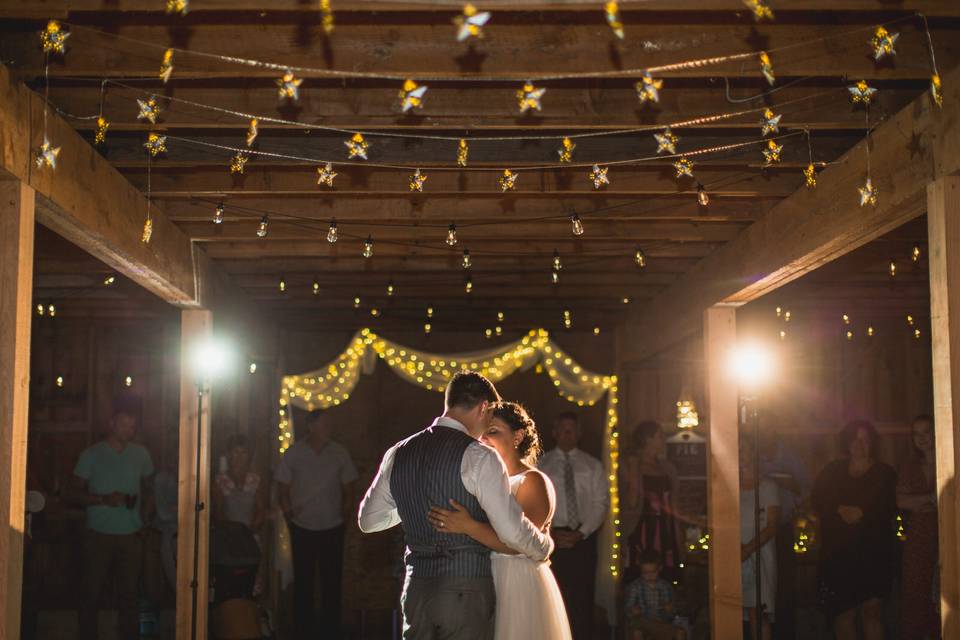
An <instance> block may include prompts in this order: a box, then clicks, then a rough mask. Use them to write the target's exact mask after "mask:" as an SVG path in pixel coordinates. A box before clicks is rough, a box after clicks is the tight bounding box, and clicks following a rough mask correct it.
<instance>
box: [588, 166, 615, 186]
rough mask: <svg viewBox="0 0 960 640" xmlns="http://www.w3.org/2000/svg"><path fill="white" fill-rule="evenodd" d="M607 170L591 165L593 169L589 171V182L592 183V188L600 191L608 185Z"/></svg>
mask: <svg viewBox="0 0 960 640" xmlns="http://www.w3.org/2000/svg"><path fill="white" fill-rule="evenodd" d="M608 171H609V169H608V168H607V167H601V166H600V165H596V164H595V165H593V169H591V170H590V180H592V181H593V188H594V189H600V188H601V187H602V186H603V185H609V184H610V178H608V177H607V172H608Z"/></svg>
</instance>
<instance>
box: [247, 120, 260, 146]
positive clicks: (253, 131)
mask: <svg viewBox="0 0 960 640" xmlns="http://www.w3.org/2000/svg"><path fill="white" fill-rule="evenodd" d="M259 124H260V123H259V122H257V119H256V118H250V124H249V126H247V146H248V147H250V146H253V141H254V140H256V139H257V134H259V133H260V131H259V130H258V128H257V127H258V125H259Z"/></svg>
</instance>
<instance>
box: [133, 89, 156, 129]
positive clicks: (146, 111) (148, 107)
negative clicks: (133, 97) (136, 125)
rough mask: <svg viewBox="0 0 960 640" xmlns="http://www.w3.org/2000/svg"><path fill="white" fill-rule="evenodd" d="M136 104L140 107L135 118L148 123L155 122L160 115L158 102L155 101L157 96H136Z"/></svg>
mask: <svg viewBox="0 0 960 640" xmlns="http://www.w3.org/2000/svg"><path fill="white" fill-rule="evenodd" d="M137 106H138V107H140V113H138V114H137V120H147V121H148V122H149V123H150V124H157V118H159V117H160V104H159V103H158V102H157V96H150V97H149V98H147V99H146V100H141V99H140V98H137Z"/></svg>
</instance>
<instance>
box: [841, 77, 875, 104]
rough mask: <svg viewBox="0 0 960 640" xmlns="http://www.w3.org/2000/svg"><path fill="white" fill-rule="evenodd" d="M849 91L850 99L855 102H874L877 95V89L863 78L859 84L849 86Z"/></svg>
mask: <svg viewBox="0 0 960 640" xmlns="http://www.w3.org/2000/svg"><path fill="white" fill-rule="evenodd" d="M847 91H849V92H850V99H851V100H853V103H854V104H859V103H861V102H862V103H863V104H870V103H871V102H873V96H874V95H876V93H877V90H876V89H874V88H873V87H871V86H870V85H868V84H867V81H866V80H861V81H859V82H858V83H857V84H855V85H853V86H851V87H847Z"/></svg>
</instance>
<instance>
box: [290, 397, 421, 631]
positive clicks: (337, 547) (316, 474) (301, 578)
mask: <svg viewBox="0 0 960 640" xmlns="http://www.w3.org/2000/svg"><path fill="white" fill-rule="evenodd" d="M306 427H307V437H306V438H305V439H302V440H298V441H297V442H296V443H294V445H293V446H292V447H290V448H289V449H288V450H287V452H286V453H285V454H284V455H283V458H281V461H280V466H279V467H278V468H277V475H276V478H277V489H278V491H277V493H278V497H279V501H280V508H281V509H282V510H283V514H284V516H285V517H286V519H287V524H288V526H289V529H290V543H291V546H292V547H293V581H294V623H295V624H296V632H297V634H298V635H299V636H300V637H302V638H311V639H312V638H316V637H323V638H337V637H339V633H340V594H341V588H342V585H341V582H342V580H343V532H344V526H343V522H344V519H345V518H346V516H347V515H348V514H350V513H352V512H353V494H354V488H353V483H354V481H355V480H356V479H357V470H356V468H355V467H354V466H353V461H352V460H351V459H350V454H349V453H348V452H347V450H346V449H345V448H344V447H343V446H342V445H340V444H338V443H336V442H334V441H333V440H331V439H330V426H329V425H328V424H327V419H326V416H325V415H324V414H323V412H322V411H312V412H310V414H309V415H308V416H307V420H306ZM424 518H426V514H424ZM318 565H319V569H320V588H321V590H322V595H323V604H322V613H323V619H322V622H321V625H322V626H321V629H322V630H323V632H322V633H320V634H318V632H317V628H316V626H315V621H314V614H313V602H314V591H313V587H314V578H315V576H316V571H317V567H318Z"/></svg>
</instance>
